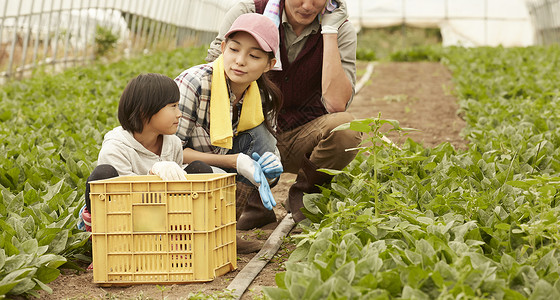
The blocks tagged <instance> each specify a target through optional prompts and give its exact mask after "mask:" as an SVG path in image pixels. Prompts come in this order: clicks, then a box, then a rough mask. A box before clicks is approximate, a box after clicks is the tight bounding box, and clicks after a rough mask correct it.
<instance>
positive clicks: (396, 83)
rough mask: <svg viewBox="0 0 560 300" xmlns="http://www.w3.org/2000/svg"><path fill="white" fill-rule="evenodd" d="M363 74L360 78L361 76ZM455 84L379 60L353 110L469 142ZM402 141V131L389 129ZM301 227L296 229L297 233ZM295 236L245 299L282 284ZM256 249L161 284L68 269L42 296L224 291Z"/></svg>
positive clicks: (433, 72)
mask: <svg viewBox="0 0 560 300" xmlns="http://www.w3.org/2000/svg"><path fill="white" fill-rule="evenodd" d="M366 64H367V63H365V62H360V63H359V64H358V75H359V77H360V76H361V75H363V73H364V70H365V67H366ZM358 79H359V78H358ZM452 90H453V87H452V83H451V74H450V72H449V71H448V70H447V69H446V68H445V67H444V66H442V65H440V64H438V63H429V62H419V63H379V64H377V65H375V68H374V72H373V74H372V76H371V78H370V79H369V81H368V83H367V84H366V85H365V86H364V87H363V88H362V90H361V91H360V92H359V93H358V94H357V95H356V97H355V98H354V100H353V103H352V105H351V106H350V108H349V111H350V112H352V113H353V114H354V115H355V116H356V118H369V117H377V116H378V113H379V112H381V118H382V119H395V120H398V121H399V122H400V125H401V127H410V128H415V129H417V130H418V131H414V132H412V133H410V134H409V135H408V136H407V137H408V138H411V139H413V140H415V141H417V142H420V143H422V144H423V145H424V146H426V147H434V146H436V145H439V144H440V143H442V142H449V143H450V144H452V145H453V146H454V147H455V148H456V149H464V148H466V146H467V143H466V141H464V140H463V139H462V138H461V136H460V131H461V129H462V128H463V127H464V126H465V122H464V121H463V120H462V119H461V118H460V116H459V115H458V114H457V111H458V108H459V107H458V105H457V103H456V99H455V98H454V97H453V96H452V95H451V94H450V91H452ZM389 137H390V138H392V139H394V142H396V143H397V144H400V143H402V140H400V139H398V137H394V136H391V135H389ZM294 180H295V175H294V174H283V175H282V180H281V181H280V183H279V184H278V185H277V186H276V187H275V188H273V190H272V191H273V193H274V196H275V199H276V201H277V202H278V203H279V205H277V207H276V208H275V212H276V214H277V217H278V220H281V219H282V218H283V217H284V216H285V215H286V210H285V209H284V206H283V203H284V201H285V199H286V198H287V195H288V188H289V186H290V185H291V184H292V183H293V182H294ZM275 226H276V224H270V225H267V226H266V227H264V228H261V229H254V230H249V231H238V234H241V235H242V236H243V238H245V239H248V240H261V241H263V242H264V240H266V239H267V238H268V236H269V235H270V234H271V233H272V231H273V229H274V228H275ZM297 231H298V229H297V227H296V228H295V229H294V230H293V231H292V233H291V234H294V233H295V234H297ZM294 247H295V246H294V244H293V242H292V241H291V239H289V238H288V239H286V240H285V241H284V244H283V245H282V247H281V248H280V250H279V252H278V253H277V255H276V256H275V257H274V258H273V259H272V260H271V261H270V262H269V263H268V264H267V265H266V267H265V268H264V269H263V270H262V271H261V272H260V273H259V275H258V276H257V278H256V279H255V280H254V281H253V283H252V284H251V285H250V286H249V288H248V290H247V291H246V292H245V294H244V295H243V297H242V299H254V298H262V291H261V287H263V286H276V283H275V281H274V278H275V275H276V273H278V272H281V271H284V270H285V269H284V261H285V260H286V259H287V258H288V256H289V254H290V253H291V251H293V249H294ZM253 256H254V254H247V255H242V254H238V261H237V264H238V269H237V270H236V271H232V272H230V273H228V274H226V275H223V276H221V277H218V278H216V279H215V280H213V281H211V282H207V283H193V284H181V285H168V286H158V285H156V284H153V285H133V286H128V287H100V286H97V285H96V284H94V283H93V273H92V271H87V272H80V273H76V271H73V270H72V271H68V270H63V275H61V276H59V277H58V278H57V279H56V280H55V281H53V282H52V283H50V284H49V286H50V287H51V288H52V289H53V293H52V294H48V293H46V292H41V293H40V294H41V298H42V299H164V298H166V299H187V298H188V296H189V294H190V293H192V294H193V295H194V294H197V293H205V294H214V295H217V294H219V293H221V292H223V291H224V290H225V289H226V288H227V286H228V285H229V283H230V282H231V280H232V279H233V278H234V277H235V276H236V275H237V274H238V273H239V271H240V270H242V269H243V267H244V266H245V265H246V264H247V263H248V262H249V261H250V260H251V258H252V257H253Z"/></svg>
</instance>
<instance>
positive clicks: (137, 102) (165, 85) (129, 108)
mask: <svg viewBox="0 0 560 300" xmlns="http://www.w3.org/2000/svg"><path fill="white" fill-rule="evenodd" d="M179 97H180V93H179V87H178V86H177V84H176V83H175V81H173V79H171V78H169V77H167V76H165V75H162V74H155V73H148V74H140V75H138V77H136V78H134V79H132V80H131V81H130V82H129V83H128V84H127V85H126V88H125V89H124V91H123V93H122V95H121V99H120V101H119V110H118V117H119V123H121V126H122V127H123V128H124V129H125V130H127V131H130V132H142V130H144V122H146V123H147V122H149V121H150V120H151V118H152V116H153V115H155V114H157V113H158V111H160V109H162V108H164V107H165V106H166V105H167V104H170V103H175V102H178V101H179Z"/></svg>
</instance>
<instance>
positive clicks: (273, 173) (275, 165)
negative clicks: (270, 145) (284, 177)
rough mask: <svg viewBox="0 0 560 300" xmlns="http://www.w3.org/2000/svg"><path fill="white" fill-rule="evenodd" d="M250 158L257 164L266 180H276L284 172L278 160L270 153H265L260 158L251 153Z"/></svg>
mask: <svg viewBox="0 0 560 300" xmlns="http://www.w3.org/2000/svg"><path fill="white" fill-rule="evenodd" d="M251 156H252V157H253V159H254V160H256V161H257V162H258V163H259V165H260V166H261V169H262V171H263V173H264V175H265V176H266V178H268V179H273V178H276V177H278V176H280V174H282V172H284V167H283V166H282V162H281V161H280V158H279V157H278V156H276V155H275V154H274V153H272V152H265V153H264V154H263V155H262V156H259V154H258V153H256V152H253V154H252V155H251Z"/></svg>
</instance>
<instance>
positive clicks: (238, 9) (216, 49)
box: [206, 0, 255, 62]
mask: <svg viewBox="0 0 560 300" xmlns="http://www.w3.org/2000/svg"><path fill="white" fill-rule="evenodd" d="M254 12H255V2H253V0H243V1H239V2H237V3H236V4H235V5H234V6H232V8H230V9H229V10H228V12H227V13H226V14H225V16H224V18H223V19H222V22H221V24H220V28H219V30H218V35H217V36H216V38H215V39H214V41H212V43H210V48H208V55H207V56H206V61H207V62H213V61H214V60H215V59H216V58H218V56H220V54H222V49H221V44H222V41H223V40H224V36H225V35H226V33H227V32H228V31H229V28H230V27H231V24H233V21H235V20H236V19H237V17H239V16H240V15H242V14H246V13H254Z"/></svg>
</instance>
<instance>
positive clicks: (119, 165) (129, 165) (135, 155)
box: [97, 126, 183, 176]
mask: <svg viewBox="0 0 560 300" xmlns="http://www.w3.org/2000/svg"><path fill="white" fill-rule="evenodd" d="M158 161H174V162H176V163H177V164H179V166H182V165H183V147H182V143H181V140H180V139H179V137H177V136H176V135H164V136H163V145H162V148H161V155H159V156H158V155H156V154H155V153H153V152H151V151H150V150H148V149H146V148H145V147H144V146H143V145H142V144H140V142H138V141H137V140H136V139H135V138H134V136H132V134H131V133H130V132H128V131H126V130H124V129H123V128H122V127H121V126H119V127H116V128H114V129H113V130H111V131H109V132H107V134H105V137H104V139H103V144H102V145H101V151H99V156H98V159H97V164H98V165H101V164H109V165H112V166H113V167H115V169H117V172H118V173H119V175H120V176H123V175H146V174H148V172H149V170H150V169H151V168H152V166H153V165H154V164H155V163H156V162H158Z"/></svg>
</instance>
